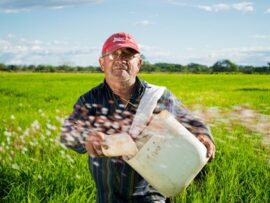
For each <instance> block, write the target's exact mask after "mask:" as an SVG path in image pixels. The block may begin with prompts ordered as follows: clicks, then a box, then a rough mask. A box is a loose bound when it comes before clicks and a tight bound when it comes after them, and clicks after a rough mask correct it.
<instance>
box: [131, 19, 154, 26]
mask: <svg viewBox="0 0 270 203" xmlns="http://www.w3.org/2000/svg"><path fill="white" fill-rule="evenodd" d="M152 24H154V23H153V22H150V21H149V20H141V21H137V22H135V25H142V26H148V25H152Z"/></svg>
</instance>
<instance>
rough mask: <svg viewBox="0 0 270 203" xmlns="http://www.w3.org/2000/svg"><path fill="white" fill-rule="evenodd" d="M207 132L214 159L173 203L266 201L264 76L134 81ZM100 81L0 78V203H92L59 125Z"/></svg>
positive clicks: (269, 100)
mask: <svg viewBox="0 0 270 203" xmlns="http://www.w3.org/2000/svg"><path fill="white" fill-rule="evenodd" d="M139 76H140V78H142V79H143V80H146V81H148V82H150V83H152V84H157V85H162V86H166V87H167V88H168V89H170V90H171V91H172V92H173V93H174V94H175V95H176V96H177V97H178V98H179V99H180V100H181V101H182V102H183V103H184V104H185V105H186V106H187V107H188V108H190V110H191V111H193V112H194V114H196V115H197V116H199V117H201V118H202V119H204V120H205V121H206V122H207V123H208V124H209V125H210V127H211V130H212V133H213V135H214V138H215V141H216V146H217V153H216V159H215V160H214V161H212V162H211V163H209V164H208V165H207V166H206V167H205V168H204V169H203V171H202V172H201V173H200V174H199V176H198V177H197V178H196V179H195V180H194V181H193V182H192V184H191V185H190V186H189V187H188V188H187V189H186V191H184V192H183V193H182V194H179V195H178V196H177V197H176V198H175V201H176V202H207V203H208V202H224V203H227V202H243V203H246V202H258V203H268V202H270V147H269V145H270V75H240V74H236V75H192V74H187V75H181V74H141V75H139ZM102 80H103V75H102V74H86V73H84V74H79V73H78V74H76V73H72V74H67V73H65V74H60V73H54V74H49V73H44V74H42V73H39V74H38V73H37V74H36V73H35V74H34V73H0V97H1V100H0V108H1V111H0V122H1V125H0V202H95V185H94V182H93V181H92V179H91V176H90V174H89V172H88V166H87V156H86V155H79V154H76V153H75V152H73V151H71V150H68V149H66V148H65V147H64V146H62V145H61V144H60V143H59V131H60V126H61V122H62V121H63V118H65V117H66V116H67V115H68V114H69V113H70V112H71V111H72V106H73V104H74V103H75V101H76V100H77V98H78V96H80V95H81V94H82V93H84V92H86V91H88V90H89V89H91V88H92V87H94V86H96V85H98V84H99V83H100V82H101V81H102Z"/></svg>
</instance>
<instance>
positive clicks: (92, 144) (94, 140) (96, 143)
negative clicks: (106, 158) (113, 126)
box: [85, 132, 105, 156]
mask: <svg viewBox="0 0 270 203" xmlns="http://www.w3.org/2000/svg"><path fill="white" fill-rule="evenodd" d="M104 140H105V134H104V133H102V132H97V133H95V134H91V135H89V136H88V138H87V139H86V142H85V148H86V150H87V152H88V154H89V155H92V156H102V155H103V152H102V149H101V146H102V145H103V143H104Z"/></svg>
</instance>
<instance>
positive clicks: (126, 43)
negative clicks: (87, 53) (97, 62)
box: [101, 32, 140, 56]
mask: <svg viewBox="0 0 270 203" xmlns="http://www.w3.org/2000/svg"><path fill="white" fill-rule="evenodd" d="M120 48H131V49H133V50H135V51H136V52H137V53H139V52H140V51H139V46H138V44H137V42H136V41H135V39H134V38H133V37H132V36H131V35H130V34H128V33H125V32H120V33H115V34H113V35H111V36H110V37H109V38H108V39H107V40H106V41H105V43H104V45H103V48H102V53H101V55H102V56H103V55H105V54H110V53H112V52H114V51H116V50H117V49H120Z"/></svg>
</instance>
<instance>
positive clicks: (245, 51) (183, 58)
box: [141, 45, 270, 66]
mask: <svg viewBox="0 0 270 203" xmlns="http://www.w3.org/2000/svg"><path fill="white" fill-rule="evenodd" d="M141 50H142V53H143V54H144V55H145V57H146V59H147V60H148V61H150V62H151V63H158V62H169V63H179V64H182V65H185V64H189V63H200V64H204V65H208V66H211V65H213V64H214V63H215V62H216V61H218V60H221V59H229V60H231V61H233V62H235V63H236V64H239V65H266V64H267V63H268V62H269V56H270V46H254V47H234V48H224V49H211V48H210V47H209V46H206V47H203V48H202V47H201V48H195V47H187V48H185V49H184V48H182V49H181V50H179V51H164V50H162V49H161V48H158V47H153V46H145V45H144V46H143V45H141Z"/></svg>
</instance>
